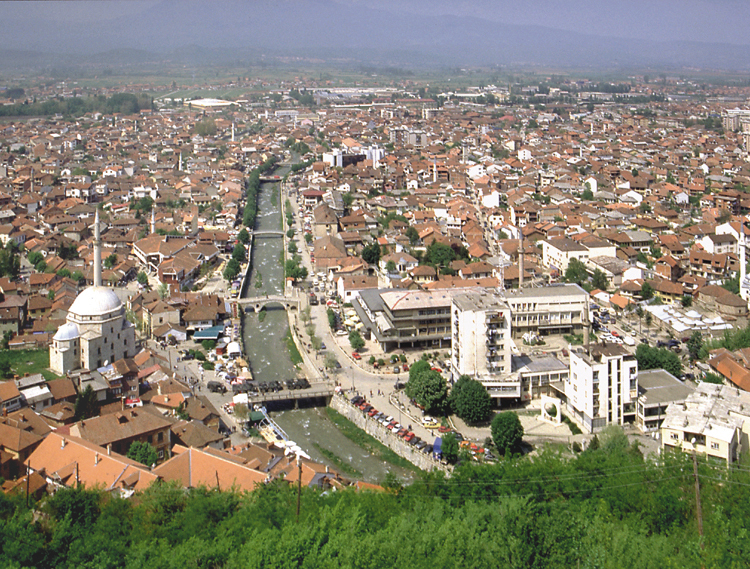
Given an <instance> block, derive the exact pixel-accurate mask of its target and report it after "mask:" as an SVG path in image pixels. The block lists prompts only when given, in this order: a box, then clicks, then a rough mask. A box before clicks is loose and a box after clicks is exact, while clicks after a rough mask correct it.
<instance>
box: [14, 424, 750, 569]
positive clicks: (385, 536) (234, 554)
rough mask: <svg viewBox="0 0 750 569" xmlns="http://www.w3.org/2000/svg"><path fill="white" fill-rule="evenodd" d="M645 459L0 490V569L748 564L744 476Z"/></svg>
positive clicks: (600, 456)
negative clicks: (310, 481)
mask: <svg viewBox="0 0 750 569" xmlns="http://www.w3.org/2000/svg"><path fill="white" fill-rule="evenodd" d="M699 471H700V478H701V498H702V502H703V526H704V533H705V537H704V538H703V540H701V539H700V538H699V536H698V530H697V523H696V517H695V493H694V479H693V470H692V460H691V458H690V457H689V456H685V455H681V454H680V455H677V456H666V457H664V458H663V459H661V460H659V461H658V462H654V463H651V462H648V461H644V459H643V457H642V456H641V454H640V452H639V451H638V449H637V447H633V446H629V445H628V443H627V439H625V437H624V436H623V435H621V434H620V435H614V436H610V437H607V438H602V441H601V444H600V447H599V448H598V449H596V450H588V451H585V452H583V453H581V454H580V455H578V457H577V458H575V459H574V460H564V459H562V458H560V456H559V455H557V454H555V453H552V452H547V453H543V454H542V455H541V456H540V457H538V458H536V459H535V460H529V459H526V458H524V459H512V460H508V461H503V462H501V463H499V464H498V465H496V466H480V465H467V466H463V467H460V468H459V469H457V471H456V473H455V475H454V477H453V478H452V479H449V480H447V479H445V478H443V476H442V475H439V474H430V475H424V477H423V478H422V480H421V481H419V482H416V483H414V484H412V485H411V486H409V487H405V488H402V487H400V486H399V485H398V483H395V482H393V481H391V483H390V484H389V485H388V490H387V492H385V493H380V492H373V493H357V492H354V491H349V490H347V491H339V492H330V491H329V492H325V493H321V492H319V491H313V490H308V489H305V490H304V491H303V493H302V502H301V513H300V519H299V522H297V521H296V519H295V518H296V516H295V510H296V492H295V490H296V489H295V488H294V487H293V486H292V487H289V486H288V485H286V484H285V483H283V482H277V483H273V484H269V485H267V486H264V487H262V488H259V489H258V490H257V491H256V492H254V493H252V494H245V495H243V494H237V493H232V492H217V491H213V490H210V489H196V490H192V491H189V492H185V491H184V490H182V489H181V488H177V487H175V486H171V485H167V484H160V485H157V486H154V487H152V488H151V489H149V490H147V491H146V492H144V493H142V494H140V495H138V496H136V497H135V498H134V499H131V500H122V499H117V498H112V497H111V496H109V495H107V494H106V493H103V492H93V491H92V492H88V491H81V490H64V491H61V492H58V493H57V494H56V495H55V496H54V498H52V499H50V500H49V501H47V502H43V503H40V504H37V505H35V506H34V508H35V510H36V514H35V513H34V512H33V511H32V510H30V509H28V508H27V507H26V506H25V502H24V499H23V497H22V496H19V497H18V498H11V499H9V498H7V497H4V496H2V495H0V558H2V560H3V564H2V565H3V566H4V567H20V566H28V567H31V566H33V567H145V566H148V567H151V568H161V567H165V568H166V567H175V568H176V567H179V568H184V567H264V568H274V567H373V568H382V567H396V566H398V567H414V568H418V567H429V568H431V569H432V568H435V567H511V568H516V567H517V568H523V569H526V568H530V567H565V568H569V567H583V568H590V567H602V568H609V567H611V568H617V569H622V568H630V567H632V568H638V569H647V568H655V569H656V568H658V569H662V568H664V567H686V568H692V567H695V568H698V567H706V568H714V567H715V568H718V567H721V568H725V567H730V568H731V567H747V566H748V563H750V543H749V542H748V540H747V535H748V529H749V526H750V472H748V471H745V470H741V469H732V470H726V468H725V467H721V466H714V465H709V464H705V463H701V464H700V467H699Z"/></svg>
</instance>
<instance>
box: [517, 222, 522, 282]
mask: <svg viewBox="0 0 750 569" xmlns="http://www.w3.org/2000/svg"><path fill="white" fill-rule="evenodd" d="M518 226H519V229H518V235H519V239H518V289H519V290H520V289H521V288H523V228H521V224H520V223H519V224H518Z"/></svg>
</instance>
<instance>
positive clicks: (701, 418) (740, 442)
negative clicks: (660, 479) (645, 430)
mask: <svg viewBox="0 0 750 569" xmlns="http://www.w3.org/2000/svg"><path fill="white" fill-rule="evenodd" d="M749 419H750V393H746V392H744V391H740V390H739V389H737V388H736V387H730V386H728V385H716V384H713V383H706V382H705V381H704V382H702V383H700V384H699V385H698V387H697V388H696V389H695V391H694V392H693V393H692V394H690V395H689V396H688V397H687V398H686V399H685V401H684V402H683V403H673V404H672V405H670V406H669V407H667V415H666V417H665V418H664V422H663V423H662V425H661V445H662V449H664V450H675V449H681V450H682V451H684V452H689V453H692V452H696V453H698V454H702V455H706V456H711V457H714V458H719V459H721V460H725V461H726V462H727V464H729V463H730V462H735V461H736V460H737V459H738V458H739V456H740V454H741V453H742V452H743V451H746V450H748V435H749V434H750V420H749Z"/></svg>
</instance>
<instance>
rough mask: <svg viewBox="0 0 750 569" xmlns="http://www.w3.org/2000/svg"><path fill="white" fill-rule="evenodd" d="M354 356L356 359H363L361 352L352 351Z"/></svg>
mask: <svg viewBox="0 0 750 569" xmlns="http://www.w3.org/2000/svg"><path fill="white" fill-rule="evenodd" d="M352 357H353V358H354V359H355V360H361V359H362V356H360V355H359V352H352Z"/></svg>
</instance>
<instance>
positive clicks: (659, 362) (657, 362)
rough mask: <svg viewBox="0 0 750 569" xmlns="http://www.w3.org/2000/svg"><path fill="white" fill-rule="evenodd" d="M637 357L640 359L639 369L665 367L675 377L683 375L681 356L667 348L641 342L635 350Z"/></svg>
mask: <svg viewBox="0 0 750 569" xmlns="http://www.w3.org/2000/svg"><path fill="white" fill-rule="evenodd" d="M635 359H636V360H637V361H638V369H644V370H645V369H664V370H666V371H668V372H669V373H671V374H672V375H674V376H675V377H680V376H681V375H682V364H681V363H680V358H679V356H678V355H677V354H675V353H674V352H671V351H670V350H667V349H665V348H656V347H652V346H649V345H647V344H640V345H639V346H638V348H636V350H635Z"/></svg>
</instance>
